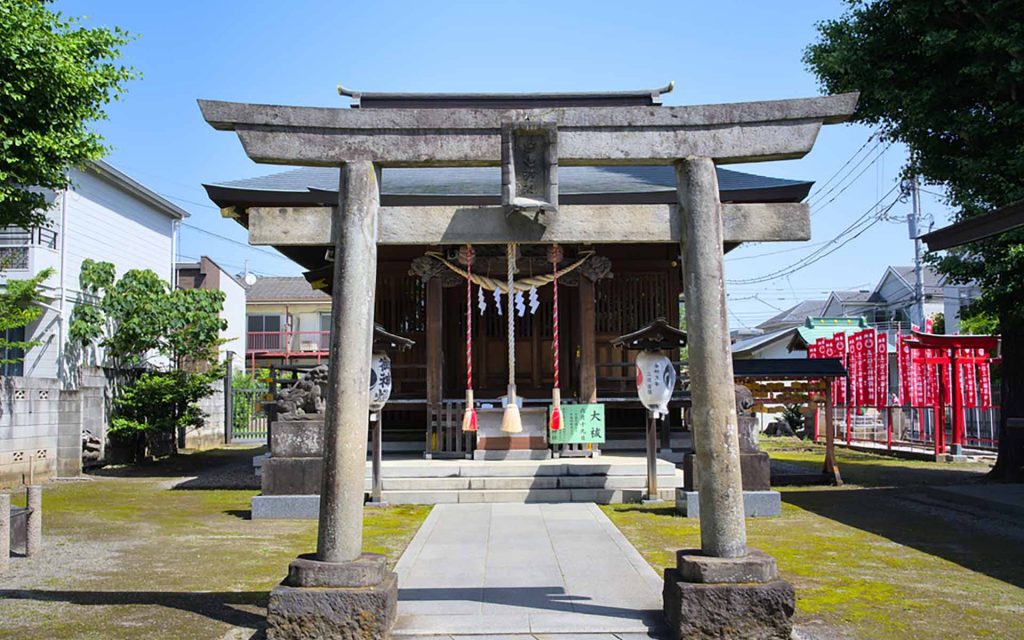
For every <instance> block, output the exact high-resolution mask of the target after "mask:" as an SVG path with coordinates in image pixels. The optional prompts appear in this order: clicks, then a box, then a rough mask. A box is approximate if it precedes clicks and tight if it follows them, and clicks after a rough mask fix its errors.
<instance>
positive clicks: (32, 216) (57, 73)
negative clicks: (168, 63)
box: [0, 0, 135, 228]
mask: <svg viewBox="0 0 1024 640" xmlns="http://www.w3.org/2000/svg"><path fill="white" fill-rule="evenodd" d="M47 4H48V3H47V2H43V1H40V0H0V226H7V225H15V226H19V227H24V228H28V227H32V226H35V225H39V224H42V223H43V221H44V216H43V213H42V212H43V211H44V210H45V209H46V200H45V195H44V194H43V193H42V192H40V191H39V190H38V189H32V187H37V188H38V187H41V188H44V189H50V190H53V191H60V190H62V189H64V188H66V187H67V183H68V179H67V170H68V167H70V166H73V165H81V164H83V163H85V162H86V161H88V160H94V159H97V158H100V157H101V156H103V155H104V154H105V152H106V148H105V147H104V145H103V140H102V138H101V137H100V136H99V135H98V134H97V133H95V132H93V131H91V130H90V128H89V127H90V124H91V123H92V122H93V121H95V120H100V119H103V118H105V117H106V114H105V113H104V110H103V109H104V105H105V104H106V103H107V102H109V101H110V100H112V99H113V100H116V99H117V98H118V96H120V95H121V93H122V92H123V91H124V86H125V84H126V83H127V82H128V81H129V80H130V79H132V78H133V77H135V73H134V72H133V71H132V69H130V68H129V67H126V66H123V65H120V64H118V63H117V62H116V60H117V58H118V57H119V55H120V53H121V47H122V46H123V45H125V44H126V43H127V42H128V41H129V36H128V34H127V33H125V32H124V31H122V30H120V29H118V28H116V27H115V28H113V29H103V28H97V29H86V28H84V27H82V26H81V25H80V24H79V23H78V21H76V20H75V19H69V18H65V17H63V16H61V15H60V14H59V13H54V12H52V11H50V10H49V9H48V8H47V6H46V5H47Z"/></svg>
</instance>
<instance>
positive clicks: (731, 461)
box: [663, 157, 796, 638]
mask: <svg viewBox="0 0 1024 640" xmlns="http://www.w3.org/2000/svg"><path fill="white" fill-rule="evenodd" d="M676 190H677V194H678V198H679V215H680V216H681V218H682V220H681V221H680V222H681V229H682V243H681V244H682V254H683V292H684V295H685V296H686V328H687V338H688V345H689V350H690V351H689V352H690V390H691V393H692V396H693V409H692V413H691V416H692V422H693V441H694V449H696V453H697V469H698V472H697V481H698V487H697V489H698V492H699V494H698V496H699V497H698V499H699V500H700V542H701V548H700V549H699V550H698V549H683V550H680V551H678V552H677V564H678V567H677V568H675V569H666V571H665V587H664V592H663V605H664V610H665V619H666V622H667V623H668V626H669V630H670V631H671V633H672V634H673V635H674V636H675V637H677V638H678V637H685V638H691V637H693V638H697V637H724V636H726V635H728V636H734V637H743V638H769V637H770V638H776V637H778V638H788V637H789V635H790V633H791V631H792V626H791V623H790V618H791V617H792V615H793V610H794V608H795V605H796V596H795V594H794V592H793V587H792V586H791V585H790V584H789V583H788V582H785V581H784V580H780V579H779V578H778V571H777V569H776V565H775V559H774V558H772V557H770V556H768V555H765V554H763V553H761V552H759V551H755V550H751V549H748V548H747V533H746V527H745V523H744V519H743V518H744V513H743V484H742V481H741V478H740V447H739V432H738V430H737V426H736V400H735V395H734V393H733V371H732V353H731V350H730V346H729V324H728V321H727V317H726V306H725V305H726V303H725V274H724V266H723V260H722V257H723V256H722V233H723V232H722V205H721V203H720V202H719V197H718V179H717V177H716V174H715V163H714V162H713V161H712V160H711V159H710V158H699V157H690V158H685V159H683V160H679V161H678V162H677V163H676ZM711 630H716V631H714V632H712V631H711ZM719 632H720V633H719Z"/></svg>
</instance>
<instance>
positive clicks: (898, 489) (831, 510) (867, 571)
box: [604, 439, 1024, 639]
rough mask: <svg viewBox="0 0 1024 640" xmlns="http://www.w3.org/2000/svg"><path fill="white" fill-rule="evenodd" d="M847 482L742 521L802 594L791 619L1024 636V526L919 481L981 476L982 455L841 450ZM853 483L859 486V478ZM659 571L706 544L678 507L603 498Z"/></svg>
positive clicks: (839, 628) (815, 453)
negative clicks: (930, 491)
mask: <svg viewBox="0 0 1024 640" xmlns="http://www.w3.org/2000/svg"><path fill="white" fill-rule="evenodd" d="M762 443H763V444H764V445H765V448H766V449H767V450H769V451H771V455H772V457H773V458H774V459H777V460H784V461H786V462H790V463H793V464H798V465H805V466H807V467H808V468H809V469H813V470H820V468H821V462H822V460H823V456H824V448H823V447H820V446H817V445H810V444H808V443H803V442H801V441H798V440H796V439H766V440H762ZM837 455H838V462H839V464H840V468H841V471H842V474H843V478H844V480H846V481H847V482H848V484H847V485H846V486H844V487H841V488H836V487H813V488H796V487H794V488H782V489H781V491H782V500H783V506H782V509H783V511H782V516H781V517H779V518H753V519H748V520H747V535H748V541H749V544H750V545H751V546H753V547H756V548H758V549H761V550H763V551H766V552H767V553H770V554H771V555H773V556H775V558H776V559H777V560H778V563H779V568H780V570H781V573H782V575H783V577H784V578H786V579H787V580H789V581H790V582H792V583H793V585H794V587H795V588H796V593H797V611H796V619H795V622H796V623H797V624H798V626H799V628H802V629H809V630H812V631H813V630H814V629H818V634H820V635H821V637H856V638H879V639H884V638H898V639H904V638H1024V623H1022V620H1024V615H1022V614H1024V527H1022V522H1021V521H1020V520H1013V519H1012V518H1009V517H1008V518H1005V519H1004V518H1002V517H999V516H996V515H994V514H991V513H988V512H983V511H978V510H972V509H961V508H959V507H955V508H951V507H949V506H946V505H945V504H944V503H942V502H941V501H939V500H935V499H934V498H930V497H928V496H927V494H926V493H925V492H924V491H923V485H935V484H950V483H967V482H979V481H980V480H981V476H982V474H983V473H984V472H985V471H987V470H988V466H987V465H985V464H978V463H975V464H957V465H951V464H946V463H932V462H917V461H907V460H896V459H892V458H886V457H882V456H877V455H873V454H865V453H857V452H850V451H845V450H843V449H839V450H838V451H837ZM854 483H857V484H854ZM604 510H605V513H607V514H608V517H609V518H611V519H612V521H613V522H614V523H615V524H616V525H617V526H618V527H619V528H620V529H621V530H622V532H623V533H624V534H625V535H626V537H627V538H629V540H630V541H631V542H632V543H633V544H634V545H635V546H636V547H637V549H639V551H640V552H641V553H642V554H643V555H644V557H645V558H647V560H648V562H650V563H651V564H652V565H653V566H654V567H655V568H656V569H658V570H661V569H662V568H664V567H666V566H675V550H676V549H679V548H688V547H689V548H692V547H699V546H700V542H699V541H700V536H699V525H698V522H697V521H696V520H688V519H686V518H683V517H680V516H677V515H676V514H675V513H674V511H673V510H672V509H667V508H658V507H647V506H638V505H611V506H608V507H604Z"/></svg>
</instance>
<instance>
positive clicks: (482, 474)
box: [252, 453, 683, 519]
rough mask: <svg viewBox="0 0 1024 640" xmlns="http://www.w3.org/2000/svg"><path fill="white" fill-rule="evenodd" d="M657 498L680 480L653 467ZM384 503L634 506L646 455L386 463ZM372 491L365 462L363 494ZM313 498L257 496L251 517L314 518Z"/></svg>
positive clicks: (670, 494)
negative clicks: (581, 503)
mask: <svg viewBox="0 0 1024 640" xmlns="http://www.w3.org/2000/svg"><path fill="white" fill-rule="evenodd" d="M657 468H658V490H659V495H660V496H661V498H662V499H664V500H667V501H672V500H674V499H675V490H676V488H678V487H681V486H682V484H683V472H682V471H681V470H680V469H677V468H676V466H675V464H673V463H672V462H670V461H667V460H663V459H659V460H658V467H657ZM381 476H382V478H383V500H384V501H385V502H387V503H388V504H444V503H481V502H482V503H500V502H509V503H558V502H596V503H599V504H611V503H620V502H639V501H640V500H641V498H642V497H643V495H644V493H645V491H646V490H645V487H646V482H647V465H646V458H645V457H644V455H643V454H639V453H637V454H602V455H600V456H598V457H596V458H557V459H551V460H522V461H519V460H516V461H512V460H500V461H498V460H465V459H459V460H439V459H433V460H424V459H423V458H420V457H413V456H385V457H384V460H383V461H382V465H381ZM371 484H372V478H371V468H370V463H369V461H368V462H367V465H366V476H365V485H364V486H365V489H366V490H367V491H369V490H370V488H371ZM319 504H320V498H319V496H316V495H260V496H255V497H254V498H253V500H252V517H253V518H254V519H262V518H316V517H317V514H318V513H319Z"/></svg>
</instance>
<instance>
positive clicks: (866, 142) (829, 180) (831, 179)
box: [808, 131, 878, 198]
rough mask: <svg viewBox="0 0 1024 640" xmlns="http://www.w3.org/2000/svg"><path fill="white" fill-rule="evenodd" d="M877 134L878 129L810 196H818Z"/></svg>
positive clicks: (815, 188)
mask: <svg viewBox="0 0 1024 640" xmlns="http://www.w3.org/2000/svg"><path fill="white" fill-rule="evenodd" d="M876 136H878V132H877V131H876V132H875V133H872V134H871V135H870V136H868V139H867V140H865V141H864V144H862V145H860V149H857V150H856V151H855V152H854V153H853V155H852V156H850V157H849V158H848V159H847V160H846V162H844V163H843V166H841V167H839V168H838V169H836V172H835V173H833V174H832V175H831V176H829V179H828V180H826V181H825V182H822V183H821V184H819V185H815V186H814V189H813V190H812V191H811V193H810V194H809V196H808V197H810V198H813V197H814V196H816V195H818V194H819V193H821V190H822V189H824V188H825V187H827V186H828V185H830V184H832V181H833V180H835V178H836V176H838V175H839V174H840V173H842V171H843V169H845V168H846V167H847V166H848V165H849V164H850V163H851V162H853V159H854V158H856V157H857V156H858V155H860V152H861V151H863V150H864V148H865V147H867V146H868V144H869V143H870V142H871V141H872V140H874V139H875V137H876ZM877 146H878V144H875V147H877ZM875 147H872V150H874V148H875ZM868 153H869V154H870V153H871V152H870V151H869V152H868Z"/></svg>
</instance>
